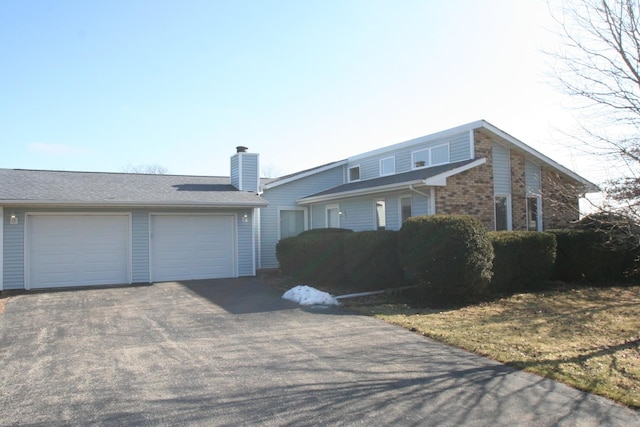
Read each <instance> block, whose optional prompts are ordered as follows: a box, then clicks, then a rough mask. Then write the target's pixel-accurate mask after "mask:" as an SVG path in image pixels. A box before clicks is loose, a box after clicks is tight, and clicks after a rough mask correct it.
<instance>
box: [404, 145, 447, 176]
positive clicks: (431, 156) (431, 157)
mask: <svg viewBox="0 0 640 427" xmlns="http://www.w3.org/2000/svg"><path fill="white" fill-rule="evenodd" d="M442 147H447V161H446V162H441V163H433V153H432V151H433V150H434V149H436V148H442ZM424 151H428V152H429V163H428V164H425V165H424V166H416V161H415V160H414V157H415V155H416V153H421V152H424ZM448 163H451V143H449V142H445V143H444V144H438V145H434V146H433V147H427V148H421V149H419V150H414V151H412V152H411V170H416V169H424V168H428V167H431V166H438V165H446V164H448Z"/></svg>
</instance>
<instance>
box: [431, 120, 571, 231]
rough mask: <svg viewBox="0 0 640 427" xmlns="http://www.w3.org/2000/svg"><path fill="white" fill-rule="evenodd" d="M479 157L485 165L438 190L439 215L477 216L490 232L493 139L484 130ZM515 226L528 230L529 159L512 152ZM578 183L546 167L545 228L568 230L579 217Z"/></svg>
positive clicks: (478, 141)
mask: <svg viewBox="0 0 640 427" xmlns="http://www.w3.org/2000/svg"><path fill="white" fill-rule="evenodd" d="M474 138H475V158H476V159H481V158H486V159H487V162H486V163H485V164H484V165H481V166H478V167H475V168H473V169H470V170H468V171H465V172H462V173H460V174H457V175H454V176H451V177H449V178H447V185H446V187H436V188H435V204H436V213H437V214H449V215H450V214H461V215H473V216H476V217H477V218H478V219H480V221H481V222H482V224H483V225H484V226H485V227H486V228H487V229H488V230H494V228H495V219H494V215H495V214H494V212H495V211H494V186H493V155H492V146H493V140H494V139H496V140H497V138H499V137H496V136H495V135H493V134H489V133H488V132H487V131H485V130H484V129H477V130H475V131H474ZM510 162H511V223H512V229H513V230H526V229H527V202H526V200H527V191H526V184H525V182H526V181H525V156H524V154H523V153H521V152H519V151H517V150H516V149H513V148H512V149H510ZM576 184H577V183H575V182H572V181H571V180H569V179H568V178H566V177H563V176H561V175H559V174H557V173H555V172H554V171H551V170H549V169H545V168H544V167H543V168H542V224H543V227H544V229H552V228H564V227H566V226H567V225H568V224H569V223H570V222H572V221H576V220H577V219H578V218H579V206H578V197H577V194H578V192H577V188H576V187H577V185H576Z"/></svg>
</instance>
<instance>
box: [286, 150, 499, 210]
mask: <svg viewBox="0 0 640 427" xmlns="http://www.w3.org/2000/svg"><path fill="white" fill-rule="evenodd" d="M485 163H487V159H486V158H484V157H483V158H481V159H476V160H474V161H472V162H469V163H466V164H464V165H462V166H460V167H457V168H454V169H450V170H448V171H444V172H442V173H440V174H438V175H435V176H432V177H428V178H426V179H412V180H408V181H403V182H397V183H393V184H387V185H378V186H375V185H374V186H371V187H365V188H359V189H356V190H347V191H342V192H338V193H330V194H321V195H318V196H313V195H311V196H308V197H303V198H300V199H298V200H296V202H297V203H299V204H310V203H318V202H325V201H329V200H337V199H344V198H348V197H353V196H360V195H368V194H375V193H384V192H387V191H394V190H404V189H407V188H408V187H411V186H415V185H426V186H434V187H443V186H445V185H447V178H448V177H450V176H453V175H456V174H459V173H462V172H465V171H467V170H469V169H472V168H475V167H477V166H480V165H483V164H485Z"/></svg>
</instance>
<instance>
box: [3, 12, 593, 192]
mask: <svg viewBox="0 0 640 427" xmlns="http://www.w3.org/2000/svg"><path fill="white" fill-rule="evenodd" d="M549 25H550V20H549V14H548V9H547V4H546V2H545V1H544V0H519V1H513V0H484V1H478V0H452V1H427V0H422V1H414V0H403V1H395V0H393V1H391V0H389V1H384V0H381V1H375V0H363V1H355V0H353V1H352V0H338V1H333V0H322V1H297V0H296V1H294V0H291V1H266V0H265V1H252V0H248V1H213V0H202V1H193V0H184V1H182V0H181V1H175V0H173V1H164V0H149V1H141V0H126V1H120V0H109V1H91V0H77V1H68V0H47V1H45V0H32V1H24V0H3V1H2V2H0V58H1V61H2V62H1V66H0V147H2V153H1V154H0V167H3V168H33V169H66V170H88V171H116V172H117V171H120V170H122V169H123V167H125V166H126V165H127V164H134V165H136V164H145V163H157V164H160V165H162V166H165V167H166V168H168V169H169V172H170V173H176V174H198V175H228V174H229V165H228V164H229V157H230V156H231V155H232V154H233V153H234V152H235V146H237V145H246V146H248V147H249V149H250V151H253V152H259V153H260V155H261V163H262V165H263V167H265V168H270V169H274V170H276V171H277V172H280V173H282V174H284V173H290V172H294V171H297V170H302V169H305V168H308V167H312V166H315V165H318V164H322V163H326V162H330V161H333V160H339V159H342V158H345V157H348V156H350V155H354V154H358V153H361V152H363V151H368V150H372V149H376V148H379V147H382V146H385V145H388V144H392V143H396V142H402V141H404V140H408V139H411V138H415V137H418V136H422V135H426V134H429V133H432V132H436V131H439V130H444V129H446V128H449V127H453V126H457V125H460V124H464V123H467V122H471V121H475V120H479V119H486V120H488V121H489V122H491V123H492V124H494V125H496V126H498V127H499V128H501V129H503V130H504V131H506V132H508V133H510V134H512V135H513V136H515V137H517V138H519V139H521V140H522V141H524V142H525V143H527V144H529V145H531V146H532V147H534V148H536V149H538V150H539V151H541V152H543V153H544V154H546V155H548V156H550V157H552V158H553V159H555V160H557V161H559V162H561V163H562V164H564V165H565V166H567V167H569V168H571V169H574V170H576V171H577V172H578V173H581V174H582V175H584V176H585V177H587V178H590V179H592V180H594V181H597V180H598V178H599V176H598V174H597V173H596V171H595V170H594V169H593V168H592V167H591V166H589V162H588V161H587V160H585V159H583V158H582V157H581V156H579V153H573V152H571V151H570V150H568V149H567V148H566V146H564V145H563V144H562V143H561V141H562V139H563V138H564V135H563V134H562V132H561V130H562V129H567V126H568V125H567V120H568V119H569V118H570V115H569V113H568V112H567V111H566V110H565V109H563V107H562V106H561V105H560V104H561V101H562V99H561V97H560V95H559V94H558V92H557V91H556V90H554V89H553V88H552V87H551V85H550V83H549V82H550V80H551V79H550V78H549V77H547V76H545V74H544V73H545V72H546V71H547V68H546V65H545V61H548V58H547V57H545V56H544V55H543V54H542V53H541V52H540V50H541V49H549V48H553V47H554V46H555V45H557V40H555V39H554V37H553V35H552V34H551V33H550V32H549V31H548V30H547V28H548V27H549Z"/></svg>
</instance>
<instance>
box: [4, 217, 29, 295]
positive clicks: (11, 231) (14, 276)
mask: <svg viewBox="0 0 640 427" xmlns="http://www.w3.org/2000/svg"><path fill="white" fill-rule="evenodd" d="M7 211H8V212H7V213H8V214H7V215H5V216H4V218H3V226H4V236H3V257H2V258H3V262H4V268H3V282H4V283H3V289H5V290H7V289H24V226H25V224H24V219H25V211H24V210H23V209H7ZM11 213H15V214H16V216H17V217H18V224H9V216H10V214H11Z"/></svg>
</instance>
